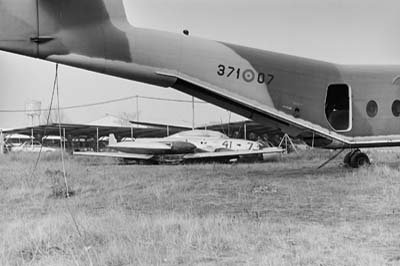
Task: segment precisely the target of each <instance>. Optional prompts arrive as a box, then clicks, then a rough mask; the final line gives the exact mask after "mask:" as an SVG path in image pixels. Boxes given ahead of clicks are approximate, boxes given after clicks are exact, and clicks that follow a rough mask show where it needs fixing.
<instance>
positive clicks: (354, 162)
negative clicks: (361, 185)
mask: <svg viewBox="0 0 400 266" xmlns="http://www.w3.org/2000/svg"><path fill="white" fill-rule="evenodd" d="M370 164H371V163H370V161H369V158H368V156H367V155H366V154H365V153H363V152H360V151H357V152H355V153H354V154H353V155H352V156H351V159H350V166H351V167H353V168H360V167H363V166H368V165H370Z"/></svg>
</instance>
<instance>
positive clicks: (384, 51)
mask: <svg viewBox="0 0 400 266" xmlns="http://www.w3.org/2000/svg"><path fill="white" fill-rule="evenodd" d="M125 5H126V8H127V13H128V17H129V20H130V22H131V23H132V24H133V25H135V26H138V27H148V28H154V29H160V30H166V31H170V32H181V31H182V30H183V29H189V30H190V32H191V35H196V36H200V37H204V38H208V39H214V40H221V41H225V42H230V43H236V44H241V45H246V46H251V47H255V48H260V49H265V50H271V51H277V52H282V53H287V54H292V55H298V56H303V57H309V58H315V59H320V60H326V61H332V62H337V63H343V64H400V30H399V26H400V17H399V15H398V11H399V10H400V1H398V0H383V1H376V0H301V1H299V0H247V1H235V0H230V1H227V0H125ZM54 69H55V65H54V64H51V63H47V62H43V61H39V60H35V59H29V58H25V57H22V56H16V55H11V54H7V53H0V91H1V97H0V110H5V109H24V107H25V104H26V103H27V102H29V101H31V100H38V101H41V102H42V107H47V106H48V104H49V102H50V96H51V89H52V82H53V78H54ZM60 93H61V105H62V106H71V105H77V104H85V103H92V102H98V101H105V100H109V99H115V98H121V97H125V96H132V95H136V94H138V95H144V96H156V97H167V98H178V99H186V100H190V97H189V96H187V95H184V94H181V93H178V92H176V91H174V90H172V89H165V88H158V87H154V86H149V85H145V84H141V83H137V82H132V81H127V80H123V79H118V78H113V77H108V76H104V75H100V74H95V73H91V72H88V71H83V70H79V69H74V68H70V67H65V66H61V67H60ZM139 110H140V119H141V120H147V121H155V122H166V121H168V122H174V123H177V124H185V125H190V124H191V105H190V104H172V103H162V102H157V103H154V102H152V101H149V100H141V101H140V104H139ZM106 113H110V114H115V115H123V114H124V113H127V114H132V116H134V115H135V113H136V100H130V101H126V102H121V103H117V104H108V105H104V106H99V107H92V108H85V109H79V110H73V111H65V114H64V117H65V118H66V119H67V122H75V123H78V122H87V121H91V120H95V119H98V118H100V117H102V116H104V115H105V114H106ZM227 119H228V113H227V112H226V111H223V110H221V109H216V108H214V107H212V106H210V105H205V104H197V105H196V123H197V124H198V125H202V124H204V123H206V122H208V121H214V122H216V121H221V120H223V121H227ZM29 124H30V120H29V119H27V117H26V116H25V115H24V114H23V113H14V114H10V113H0V127H3V128H10V127H18V126H22V125H29Z"/></svg>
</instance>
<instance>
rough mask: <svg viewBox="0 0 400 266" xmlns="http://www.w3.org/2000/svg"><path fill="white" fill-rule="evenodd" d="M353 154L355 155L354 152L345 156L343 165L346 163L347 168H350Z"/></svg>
mask: <svg viewBox="0 0 400 266" xmlns="http://www.w3.org/2000/svg"><path fill="white" fill-rule="evenodd" d="M352 154H353V151H351V152H348V153H347V154H346V156H344V159H343V163H344V164H345V165H346V166H350V162H351V155H352Z"/></svg>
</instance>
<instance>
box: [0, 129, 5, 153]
mask: <svg viewBox="0 0 400 266" xmlns="http://www.w3.org/2000/svg"><path fill="white" fill-rule="evenodd" d="M2 154H4V135H3V130H2V129H0V155H2Z"/></svg>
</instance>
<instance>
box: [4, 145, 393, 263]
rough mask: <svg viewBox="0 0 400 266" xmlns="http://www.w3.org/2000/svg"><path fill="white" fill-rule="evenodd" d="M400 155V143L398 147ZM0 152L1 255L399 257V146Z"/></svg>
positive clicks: (86, 258) (162, 259)
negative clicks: (117, 158)
mask: <svg viewBox="0 0 400 266" xmlns="http://www.w3.org/2000/svg"><path fill="white" fill-rule="evenodd" d="M398 154H400V153H398ZM330 156H332V153H330V152H329V151H312V152H303V153H302V154H300V155H289V156H287V157H285V158H283V159H282V160H280V161H278V162H272V163H262V164H238V165H219V164H215V165H213V164H209V165H183V166H182V165H180V166H136V165H117V164H115V162H114V161H112V160H104V159H103V160H100V159H99V160H97V159H96V160H95V159H84V160H83V159H78V158H73V157H68V156H67V159H66V171H67V179H68V183H69V189H70V194H71V197H70V199H69V200H66V199H65V198H64V195H65V192H66V191H65V187H64V178H63V175H62V173H61V171H60V170H61V169H62V167H61V164H60V162H59V161H58V158H57V156H55V155H45V157H44V158H43V159H42V160H41V162H40V164H39V167H38V169H37V170H36V172H35V175H34V176H31V171H32V169H33V166H34V162H35V159H36V158H35V155H24V154H19V155H6V156H2V157H0V162H1V163H0V207H1V209H0V210H1V211H0V265H4V266H9V265H13V266H14V265H55V266H56V265H75V266H78V265H81V266H83V265H85V266H86V265H106V266H123V265H317V266H327V265H335V266H336V265H343V266H344V265H346V266H348V265H363V266H368V265H400V170H399V169H400V168H399V165H400V163H399V164H398V163H397V162H398V161H399V155H397V153H396V152H378V151H374V152H373V153H371V157H372V158H373V161H374V163H373V165H372V166H371V167H369V168H367V169H358V170H352V169H348V168H343V167H342V166H340V165H339V164H340V159H338V160H336V161H334V162H332V163H331V164H329V165H328V166H326V167H325V168H324V169H322V170H315V169H316V167H317V166H318V165H320V164H321V163H322V162H323V161H324V160H326V159H327V158H329V157H330Z"/></svg>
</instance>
